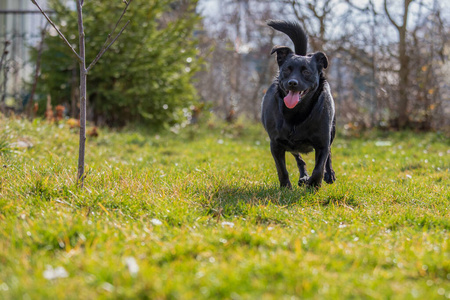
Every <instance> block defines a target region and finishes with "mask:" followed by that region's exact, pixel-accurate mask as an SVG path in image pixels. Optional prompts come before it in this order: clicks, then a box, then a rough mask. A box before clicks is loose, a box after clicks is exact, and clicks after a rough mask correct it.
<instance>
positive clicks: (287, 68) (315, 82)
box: [270, 46, 328, 109]
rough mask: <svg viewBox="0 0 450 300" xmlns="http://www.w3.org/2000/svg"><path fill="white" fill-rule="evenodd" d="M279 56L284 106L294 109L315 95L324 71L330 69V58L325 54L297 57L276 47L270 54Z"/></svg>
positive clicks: (279, 82)
mask: <svg viewBox="0 0 450 300" xmlns="http://www.w3.org/2000/svg"><path fill="white" fill-rule="evenodd" d="M273 53H276V54H277V62H278V66H279V68H280V73H279V75H278V84H279V86H280V88H281V90H282V91H283V92H284V93H285V95H286V96H285V97H284V104H285V105H286V106H287V107H288V108H290V109H293V108H294V107H296V106H297V105H298V104H299V103H300V102H301V101H302V100H303V99H308V98H310V97H312V96H313V95H314V93H315V92H316V90H317V88H318V86H319V81H320V77H321V76H322V71H323V69H326V68H327V67H328V58H327V56H326V55H325V54H324V53H323V52H316V53H311V54H307V55H306V56H302V55H296V54H294V52H293V51H292V50H291V49H290V48H289V47H285V46H275V47H274V48H273V49H272V52H271V53H270V54H273Z"/></svg>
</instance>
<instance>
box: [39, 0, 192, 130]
mask: <svg viewBox="0 0 450 300" xmlns="http://www.w3.org/2000/svg"><path fill="white" fill-rule="evenodd" d="M123 6H124V4H123V3H122V2H120V1H113V2H111V1H86V2H85V5H84V7H83V14H84V22H85V34H86V53H87V54H86V57H87V61H88V62H90V61H92V60H93V59H94V57H95V55H96V53H97V51H98V50H99V49H100V48H101V47H102V45H103V43H104V41H105V39H106V37H107V36H108V34H109V33H110V31H111V30H112V28H113V26H114V25H115V24H114V22H115V20H117V19H118V17H119V16H120V14H121V11H122V9H123ZM195 6H196V1H187V2H183V1H175V2H174V1H168V0H151V1H144V0H134V1H133V3H132V5H130V8H129V11H128V12H127V13H126V15H125V17H124V19H123V22H125V21H126V20H128V18H130V16H131V23H130V24H129V26H128V27H127V29H126V30H125V32H124V34H122V35H121V36H120V38H119V39H118V41H117V42H116V43H115V44H114V45H113V46H112V48H111V49H110V50H109V51H107V52H106V53H105V55H104V56H103V57H102V59H101V60H100V61H99V63H98V64H97V65H96V66H95V68H93V70H92V71H91V72H90V73H89V74H88V118H89V119H91V120H94V121H95V122H96V123H97V124H99V125H102V124H107V125H110V126H117V125H119V126H121V125H124V124H126V123H128V122H130V121H133V122H136V121H137V122H141V123H150V124H153V125H154V124H159V125H160V124H173V123H179V122H182V121H183V120H185V119H186V117H187V116H188V115H189V112H190V109H189V108H190V106H191V105H192V104H194V103H195V99H196V91H195V89H194V87H193V85H192V80H191V78H192V76H193V74H194V73H195V72H196V71H197V70H198V68H199V65H200V61H199V60H198V59H197V58H196V55H197V50H196V46H195V45H196V39H195V38H194V33H195V28H196V25H197V24H198V22H199V20H200V18H199V16H198V15H197V14H196V13H195V11H194V10H195ZM51 7H52V8H53V9H54V10H55V12H56V13H55V15H54V16H53V19H54V21H55V23H56V24H59V26H60V27H61V30H62V32H63V33H64V34H65V35H66V36H67V37H68V39H69V41H70V42H71V43H72V42H73V44H78V33H77V21H76V12H75V11H72V10H70V9H69V8H68V7H66V6H65V5H63V3H62V1H60V0H53V1H51ZM119 28H120V27H119ZM45 45H46V48H45V51H44V52H43V58H42V72H41V79H40V82H39V84H38V92H39V93H40V94H41V95H46V94H50V95H51V97H52V104H53V105H57V104H65V106H66V107H67V108H70V110H71V114H72V116H74V117H77V109H76V101H78V100H77V95H76V90H77V88H78V71H77V69H78V62H77V61H76V60H75V58H74V57H73V55H72V54H71V53H70V51H68V50H67V49H66V45H64V44H63V43H62V42H61V40H60V37H59V36H57V35H56V34H52V32H51V31H50V35H48V36H47V37H46V38H45ZM43 98H44V97H43ZM70 103H72V104H70ZM40 107H41V110H43V109H44V107H45V105H40Z"/></svg>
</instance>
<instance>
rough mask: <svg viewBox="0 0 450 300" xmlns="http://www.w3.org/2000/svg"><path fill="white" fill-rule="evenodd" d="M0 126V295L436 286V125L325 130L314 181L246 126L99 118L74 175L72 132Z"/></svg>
mask: <svg viewBox="0 0 450 300" xmlns="http://www.w3.org/2000/svg"><path fill="white" fill-rule="evenodd" d="M0 128H1V129H0V130H1V132H0V136H2V137H4V138H2V140H1V142H0V144H1V145H2V146H1V147H0V148H1V149H5V150H0V163H1V164H0V166H1V168H0V169H1V171H0V174H1V175H0V176H1V182H0V299H22V298H23V299H26V298H28V299H95V298H100V299H102V298H107V299H109V298H113V299H115V298H117V299H141V298H142V299H145V298H148V299H220V298H224V299H361V298H367V299H413V298H417V299H445V298H450V208H449V206H450V192H449V191H450V171H449V169H450V150H449V149H450V143H449V139H448V138H445V137H444V136H442V135H439V134H432V133H430V134H416V133H412V132H400V133H388V132H386V133H382V132H367V133H364V134H362V136H360V137H358V138H356V137H345V136H343V135H339V136H338V138H337V139H336V141H335V143H334V145H333V159H334V160H333V163H334V169H335V171H336V175H337V182H336V183H335V184H333V185H326V184H324V185H323V186H322V188H321V189H320V190H319V191H318V192H316V193H312V192H310V191H308V190H306V189H305V188H300V187H297V186H296V187H294V189H293V190H280V189H279V188H278V180H277V176H276V171H275V166H274V163H273V160H272V157H271V155H270V151H269V146H268V141H267V139H266V134H265V133H264V132H263V130H262V128H261V126H259V125H252V126H249V125H245V124H241V123H238V124H236V125H220V124H219V125H217V124H215V125H214V123H211V124H209V127H207V126H205V128H199V127H191V128H185V129H183V130H182V131H181V133H179V134H174V133H170V134H162V133H159V135H158V134H155V133H151V132H145V131H143V130H140V131H134V132H133V131H131V130H127V131H123V132H113V131H108V130H100V136H99V137H98V138H88V141H87V152H86V153H87V156H86V160H87V161H86V162H87V168H86V170H87V177H86V181H85V189H83V190H79V189H77V188H76V178H75V174H76V162H77V150H78V146H77V144H78V134H77V132H76V131H73V130H70V129H69V128H68V127H67V126H66V125H61V126H59V127H58V126H56V125H49V124H47V123H45V122H39V121H35V122H34V123H29V122H26V121H12V120H5V119H0ZM18 141H26V143H28V145H29V146H31V145H32V146H31V147H29V148H18V147H17V142H18ZM380 141H381V143H380ZM383 142H389V143H383ZM22 144H23V143H22ZM15 145H16V146H15ZM313 157H314V155H313V154H310V155H307V156H306V157H305V158H306V162H307V164H308V169H309V171H310V172H311V170H312V167H313ZM288 169H289V171H290V174H291V180H292V182H293V183H294V182H296V181H297V177H298V171H297V170H296V167H295V161H294V159H293V158H292V157H289V158H288ZM134 263H136V264H137V266H138V270H137V271H136V269H135V268H134V267H135V266H133V265H134ZM58 267H62V268H63V269H61V268H60V269H59V270H62V273H61V274H60V276H59V277H58V276H56V277H58V278H54V279H51V278H49V274H50V275H51V273H52V272H51V270H52V269H56V268H58Z"/></svg>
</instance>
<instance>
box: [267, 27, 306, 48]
mask: <svg viewBox="0 0 450 300" xmlns="http://www.w3.org/2000/svg"><path fill="white" fill-rule="evenodd" d="M267 25H269V26H270V27H272V28H273V29H275V30H278V31H281V32H283V33H285V34H286V35H287V36H288V37H289V38H290V39H291V40H292V42H293V43H294V47H295V54H297V55H303V56H304V55H306V51H307V48H308V36H307V35H306V33H305V30H304V29H303V27H302V26H300V24H299V23H297V22H290V21H282V20H268V21H267Z"/></svg>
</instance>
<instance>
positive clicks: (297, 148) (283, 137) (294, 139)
mask: <svg viewBox="0 0 450 300" xmlns="http://www.w3.org/2000/svg"><path fill="white" fill-rule="evenodd" d="M307 137H308V133H307V132H305V130H304V128H301V127H297V126H287V125H285V126H283V128H282V130H281V132H280V134H279V135H278V137H277V139H276V140H277V142H278V143H280V144H282V145H284V147H285V148H286V150H287V151H292V152H300V153H309V152H311V151H313V150H314V148H313V145H312V142H311V141H310V140H309V139H308V138H307Z"/></svg>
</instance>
